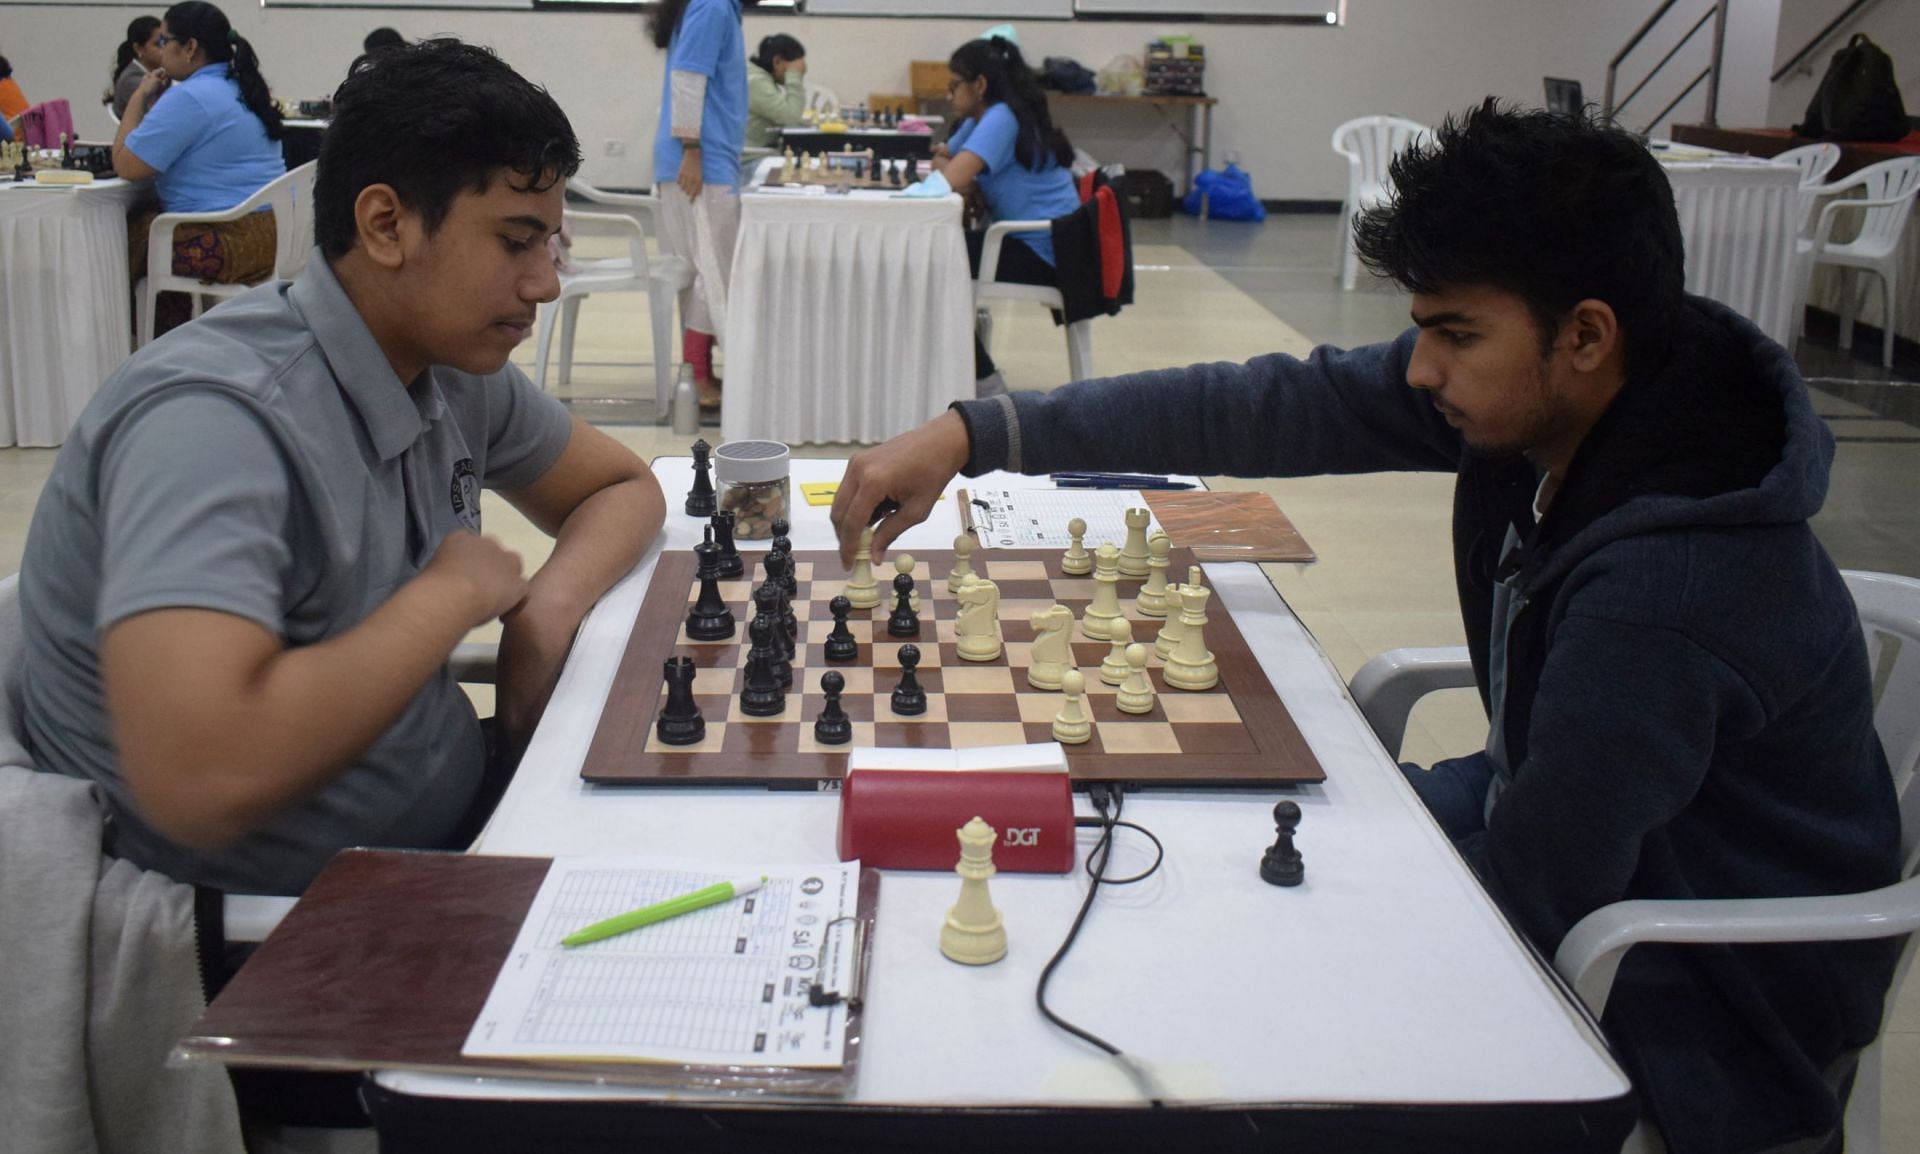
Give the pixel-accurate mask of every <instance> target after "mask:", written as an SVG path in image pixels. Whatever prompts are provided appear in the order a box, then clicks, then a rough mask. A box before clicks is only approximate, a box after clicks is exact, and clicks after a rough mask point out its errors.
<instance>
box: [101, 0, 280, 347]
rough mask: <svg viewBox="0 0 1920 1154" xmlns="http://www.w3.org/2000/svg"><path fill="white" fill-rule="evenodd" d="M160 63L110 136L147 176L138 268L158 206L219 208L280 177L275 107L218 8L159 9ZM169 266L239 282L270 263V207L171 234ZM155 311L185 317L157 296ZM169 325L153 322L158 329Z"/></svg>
mask: <svg viewBox="0 0 1920 1154" xmlns="http://www.w3.org/2000/svg"><path fill="white" fill-rule="evenodd" d="M161 26H162V31H161V33H160V36H159V41H160V67H159V68H156V69H154V70H153V71H152V72H149V73H148V74H147V75H146V78H145V79H143V80H142V81H141V82H140V87H139V88H138V89H136V90H135V92H134V96H133V99H132V100H130V101H128V103H127V111H126V115H125V116H124V117H123V118H122V119H121V121H120V132H119V134H118V135H117V136H116V137H115V138H114V141H113V169H114V171H115V172H116V173H118V174H119V175H121V176H123V177H125V178H126V179H128V180H151V181H153V184H154V191H155V192H156V193H157V194H158V196H159V204H158V205H153V204H151V203H148V204H146V205H143V206H142V207H140V208H139V209H136V211H135V213H134V215H133V218H132V221H131V230H130V232H129V234H128V245H127V248H128V253H127V255H128V257H129V258H130V259H131V261H132V264H133V275H134V278H135V279H136V280H138V279H139V278H140V277H141V276H144V275H145V274H146V271H147V270H146V263H147V230H148V226H149V225H151V224H152V222H153V217H154V216H155V215H157V214H158V213H160V212H225V211H226V210H227V209H230V208H232V207H233V206H234V205H236V204H239V203H240V202H241V201H243V200H245V199H247V198H248V197H250V196H252V195H253V194H254V193H256V192H258V191H260V189H261V188H262V187H264V186H265V185H267V184H269V183H270V182H272V181H274V180H276V179H278V178H279V177H281V176H284V175H285V174H286V171H287V163H286V160H285V159H284V158H283V157H282V155H281V152H280V144H279V141H280V110H279V109H277V108H275V107H274V104H273V98H272V96H271V94H270V93H269V92H268V90H267V82H266V79H265V78H264V77H262V76H261V75H260V60H259V57H257V56H255V55H254V51H253V45H251V44H249V43H247V41H246V39H245V38H244V37H242V36H241V35H240V34H239V33H237V32H235V31H234V30H233V26H232V25H231V24H229V23H228V22H227V17H226V14H225V13H223V12H221V11H220V9H218V8H216V7H214V6H213V5H211V4H208V3H204V2H203V0H187V2H186V3H182V4H175V5H174V6H173V7H171V8H169V9H167V11H166V15H165V17H164V18H163V19H162V20H161ZM173 253H174V259H173V271H174V272H175V273H176V274H178V275H181V276H193V277H198V278H199V279H201V280H206V281H212V282H214V283H216V284H245V283H251V282H253V281H256V280H259V279H261V278H262V277H265V276H266V275H267V274H269V273H271V272H272V271H273V256H274V230H273V215H272V213H270V212H264V211H263V212H259V213H254V214H251V215H249V216H246V217H244V218H242V219H240V220H235V221H227V222H224V223H221V224H213V225H199V226H190V227H183V228H180V229H178V230H177V231H176V232H175V233H174V238H173ZM161 304H162V316H163V317H164V318H166V319H170V320H175V322H176V323H177V321H178V319H184V314H183V313H181V312H179V311H178V305H177V304H174V303H171V302H169V301H168V300H167V299H166V298H164V297H163V298H162V301H161ZM167 327H172V326H171V325H167V324H164V323H163V324H162V325H160V326H159V327H158V328H156V331H159V328H167Z"/></svg>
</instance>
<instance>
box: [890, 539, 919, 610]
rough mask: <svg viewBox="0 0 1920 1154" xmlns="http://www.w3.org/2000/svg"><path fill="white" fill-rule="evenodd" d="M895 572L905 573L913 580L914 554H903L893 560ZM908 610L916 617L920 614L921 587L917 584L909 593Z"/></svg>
mask: <svg viewBox="0 0 1920 1154" xmlns="http://www.w3.org/2000/svg"><path fill="white" fill-rule="evenodd" d="M893 571H894V572H895V573H905V574H906V575H907V577H908V578H912V577H913V554H911V553H902V554H900V555H899V556H898V557H895V558H894V559H893ZM889 588H891V585H889ZM907 608H909V609H911V610H913V611H914V613H915V614H916V615H918V614H919V612H920V586H919V584H918V583H917V582H916V583H915V584H914V587H913V588H912V590H910V591H909V592H908V593H907Z"/></svg>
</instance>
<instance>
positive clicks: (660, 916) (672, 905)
mask: <svg viewBox="0 0 1920 1154" xmlns="http://www.w3.org/2000/svg"><path fill="white" fill-rule="evenodd" d="M766 881H767V879H766V878H765V877H764V876H763V877H757V878H741V879H739V880H737V881H730V882H721V883H720V884H718V885H711V886H708V887H706V888H705V889H698V890H694V891H693V892H692V893H690V894H681V895H680V896H679V897H677V898H668V899H667V900H666V901H664V902H655V903H653V904H652V905H650V906H641V907H640V908H639V909H637V910H628V911H627V912H626V913H624V914H615V915H614V916H613V917H610V918H608V919H607V920H606V921H603V922H595V923H593V924H592V925H590V926H587V927H586V928H584V929H579V930H575V931H574V932H572V933H570V934H568V935H567V936H566V937H564V938H561V939H560V944H561V945H563V946H568V947H572V946H584V945H586V944H587V943H588V942H597V941H599V940H601V939H602V938H610V937H613V936H614V935H615V934H624V933H626V932H627V931H628V930H637V929H639V928H640V927H641V926H650V925H652V924H654V923H655V922H664V921H666V920H667V919H668V918H677V917H679V916H680V915H681V914H690V913H692V912H693V911H695V910H703V909H706V908H707V907H708V906H717V905H719V904H720V903H721V902H730V901H732V900H733V899H735V898H738V897H745V896H746V895H747V894H750V893H752V892H753V891H755V890H757V889H759V888H760V887H761V886H763V885H765V884H766Z"/></svg>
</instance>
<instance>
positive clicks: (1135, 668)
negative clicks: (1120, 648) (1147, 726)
mask: <svg viewBox="0 0 1920 1154" xmlns="http://www.w3.org/2000/svg"><path fill="white" fill-rule="evenodd" d="M1114 704H1115V705H1117V706H1119V707H1120V712H1122V713H1152V712H1153V682H1152V681H1151V680H1149V679H1148V677H1147V647H1146V646H1144V645H1141V644H1139V643H1137V642H1136V643H1135V644H1133V645H1129V646H1127V679H1126V680H1125V681H1123V682H1121V683H1120V692H1119V693H1118V694H1116V695H1115V697H1114Z"/></svg>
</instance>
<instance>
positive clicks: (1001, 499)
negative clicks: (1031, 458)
mask: <svg viewBox="0 0 1920 1154" xmlns="http://www.w3.org/2000/svg"><path fill="white" fill-rule="evenodd" d="M963 492H964V493H965V494H966V503H967V511H966V523H967V524H968V525H970V526H971V527H972V529H973V531H974V535H975V536H976V537H977V538H978V539H979V541H980V544H981V546H982V547H983V548H987V549H1054V548H1057V549H1065V548H1066V547H1067V546H1069V545H1071V544H1073V535H1072V534H1071V533H1068V532H1067V522H1069V521H1071V520H1073V519H1074V518H1075V517H1078V518H1080V519H1081V520H1082V521H1085V522H1086V523H1087V535H1086V537H1085V539H1084V540H1083V541H1082V545H1083V546H1084V547H1085V548H1086V550H1087V552H1089V553H1091V552H1093V551H1095V550H1096V549H1098V548H1100V546H1101V545H1102V544H1104V543H1105V542H1108V541H1111V542H1113V543H1114V544H1115V545H1123V544H1125V543H1126V540H1127V523H1126V519H1125V518H1126V512H1127V510H1128V509H1142V508H1145V507H1146V504H1147V503H1146V502H1145V501H1143V500H1141V499H1140V491H1139V490H1138V489H1053V488H1047V489H967V490H963ZM1159 528H1160V525H1159V522H1158V521H1151V522H1149V523H1148V524H1147V535H1148V536H1149V537H1151V536H1152V535H1153V534H1154V531H1155V530H1157V529H1159Z"/></svg>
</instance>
